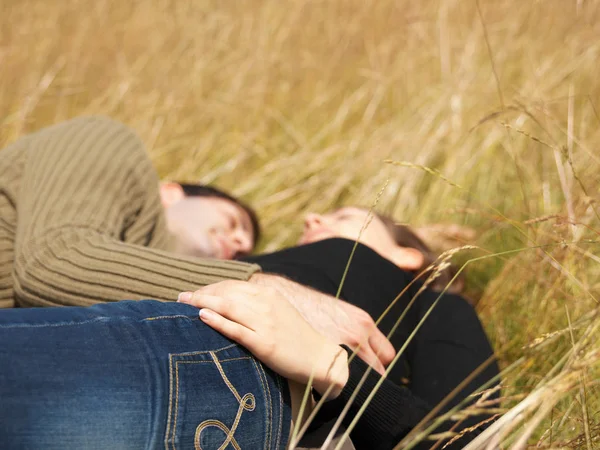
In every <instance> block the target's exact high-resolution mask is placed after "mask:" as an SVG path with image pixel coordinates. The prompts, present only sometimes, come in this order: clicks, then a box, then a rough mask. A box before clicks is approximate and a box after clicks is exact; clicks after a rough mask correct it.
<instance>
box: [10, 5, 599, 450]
mask: <svg viewBox="0 0 600 450" xmlns="http://www.w3.org/2000/svg"><path fill="white" fill-rule="evenodd" d="M599 7H600V3H599V2H597V1H595V0H586V1H583V0H575V1H571V2H570V1H565V0H546V1H537V2H522V1H517V0H500V1H483V0H480V1H479V4H478V3H477V2H476V1H459V0H437V1H433V0H422V1H414V0H413V1H411V0H400V1H393V0H377V1H375V0H344V1H335V2H328V1H324V0H310V1H309V0H295V1H291V2H280V1H275V0H260V1H259V0H255V1H241V0H240V1H235V2H233V1H209V0H203V1H191V0H147V1H144V2H126V1H125V2H123V1H118V0H98V1H95V2H92V1H83V0H64V1H61V2H58V1H48V0H4V1H3V2H2V3H1V4H0V67H1V69H0V146H2V145H3V144H6V143H8V142H12V141H13V140H15V139H16V138H17V137H19V136H21V135H23V134H24V133H27V132H28V131H30V130H35V129H38V128H40V127H42V126H44V125H47V124H51V123H55V122H58V121H61V120H64V119H67V118H70V117H73V116H76V115H81V114H107V115H110V116H112V117H115V118H117V119H119V120H121V121H123V122H125V123H127V124H129V125H130V126H132V127H133V128H135V129H136V130H137V131H138V132H139V134H140V135H141V136H142V138H143V140H144V141H145V143H146V144H147V146H148V148H149V150H150V153H151V156H152V159H153V161H154V163H155V164H156V167H157V168H158V170H159V172H160V174H161V176H163V177H164V178H168V179H174V180H189V181H203V182H208V183H216V184H217V185H219V186H221V187H224V188H226V189H230V190H232V191H233V192H234V193H235V194H238V195H242V196H244V197H245V198H246V199H247V200H249V201H251V202H252V203H253V204H255V205H256V206H257V208H258V210H259V213H260V215H261V216H262V217H263V223H264V226H265V228H266V231H267V232H266V239H265V240H264V242H263V249H264V250H272V249H275V248H278V247H280V246H282V245H284V244H290V243H293V242H294V240H295V238H296V237H297V235H298V232H299V230H300V223H301V221H300V218H301V217H302V215H303V214H304V213H305V212H306V211H307V210H313V211H325V210H327V209H329V208H331V207H332V206H336V205H341V204H362V205H369V204H371V203H372V202H373V199H374V198H375V196H376V195H377V193H378V192H379V191H380V189H381V188H382V186H384V185H385V184H386V183H388V185H387V187H386V189H385V191H384V192H383V194H382V196H381V199H380V200H379V207H380V208H379V209H381V210H382V211H384V212H387V213H389V214H393V215H394V217H395V218H396V219H398V220H399V221H402V222H409V223H412V224H416V225H425V224H431V223H459V224H465V225H468V226H470V227H473V228H475V229H476V230H477V238H476V239H475V240H474V241H473V242H464V244H474V245H477V246H478V247H479V248H481V249H482V250H473V251H471V252H470V253H468V255H467V254H466V253H465V254H462V253H461V254H459V255H458V258H459V262H463V263H464V262H466V261H469V259H473V258H479V259H477V260H474V261H472V262H470V263H469V264H468V265H467V271H468V272H469V281H470V285H471V294H472V295H479V296H481V301H480V303H479V306H478V308H479V313H480V315H481V317H482V320H483V322H484V323H485V325H486V329H487V331H488V333H489V335H490V337H491V338H492V340H493V342H494V344H495V346H496V348H497V349H498V354H499V357H500V359H501V362H502V365H503V367H507V368H510V371H508V372H507V373H506V375H505V384H504V391H503V395H504V397H505V398H506V400H505V401H504V405H503V406H504V407H505V408H511V407H514V408H513V409H512V410H511V411H510V412H509V413H508V414H506V415H505V416H504V417H503V419H502V420H501V421H499V422H498V424H500V425H497V426H495V428H493V430H492V429H491V430H492V431H490V434H493V436H490V437H489V440H491V442H493V443H496V442H497V443H500V442H504V443H505V445H507V446H513V447H514V448H524V447H525V446H526V445H537V446H538V447H539V448H566V447H569V448H588V449H589V448H595V447H597V445H598V444H597V442H598V439H599V437H600V427H599V425H598V419H597V412H598V408H599V407H600V399H599V394H598V389H597V387H596V383H595V380H596V378H597V377H598V357H599V355H598V353H599V352H600V345H598V343H597V340H598V332H597V327H598V323H599V322H598V318H597V315H596V308H597V304H598V300H600V281H599V280H600V277H599V275H600V264H599V262H600V259H599V257H598V256H597V255H598V254H599V253H600V251H599V250H598V241H599V234H600V216H599V213H600V205H598V204H597V200H598V193H599V188H598V185H599V181H600V170H599V169H600V164H599V161H600V153H598V147H599V144H600V115H599V113H600V79H599V78H598V76H597V71H598V63H597V62H598V60H599V58H600V27H599V26H598V23H600V22H599V19H600V8H599ZM386 160H391V161H395V162H399V163H401V164H399V165H398V164H389V163H385V162H384V161H386ZM482 256H485V257H484V258H480V257H482ZM518 412H520V413H521V414H517V413H518ZM494 430H496V431H495V432H494ZM494 433H495V434H494ZM494 439H496V441H494ZM488 442H489V441H488ZM474 448H475V447H474ZM476 448H485V447H483V446H480V447H476Z"/></svg>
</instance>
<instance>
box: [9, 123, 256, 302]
mask: <svg viewBox="0 0 600 450" xmlns="http://www.w3.org/2000/svg"><path fill="white" fill-rule="evenodd" d="M158 185H159V180H158V175H157V174H156V172H155V170H154V168H153V167H152V163H151V161H150V159H149V157H148V155H147V153H146V151H145V149H144V146H143V144H142V143H141V141H140V140H139V138H138V137H137V136H136V135H135V134H134V133H133V132H132V131H131V130H130V129H129V128H127V127H125V126H124V125H122V124H120V123H117V122H114V121H112V120H110V119H107V118H102V117H85V118H78V119H74V120H71V121H69V122H65V123H63V124H60V125H56V126H53V127H50V128H46V129H43V130H41V131H39V132H37V133H35V134H32V135H29V136H25V137H23V138H21V139H20V140H18V141H16V142H15V143H14V144H12V145H10V146H9V147H7V148H6V149H4V150H2V151H0V307H11V306H14V305H15V304H16V305H20V306H50V305H90V304H93V303H97V302H106V301H117V300H123V299H144V298H153V299H158V300H175V299H176V298H177V294H178V293H179V292H181V291H186V290H195V289H197V288H199V287H201V286H203V285H206V284H210V283H214V282H218V281H221V280H225V279H241V280H246V279H248V278H249V277H250V276H251V275H252V274H253V273H254V272H256V271H257V270H259V266H257V265H252V264H246V263H242V262H237V261H221V260H215V259H200V258H190V257H181V256H178V255H175V254H174V253H171V252H170V251H169V250H170V248H171V245H172V240H171V236H170V235H169V233H168V231H167V227H166V219H165V214H164V211H163V207H162V204H161V201H160V195H159V190H158Z"/></svg>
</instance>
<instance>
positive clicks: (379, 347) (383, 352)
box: [369, 328, 396, 366]
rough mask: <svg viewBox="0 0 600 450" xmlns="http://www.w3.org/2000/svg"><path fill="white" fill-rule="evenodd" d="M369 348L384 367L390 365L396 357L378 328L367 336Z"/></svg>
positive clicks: (389, 343) (392, 347)
mask: <svg viewBox="0 0 600 450" xmlns="http://www.w3.org/2000/svg"><path fill="white" fill-rule="evenodd" d="M369 346H370V347H371V348H372V349H373V352H374V353H375V354H376V355H377V357H378V359H379V360H380V361H381V362H382V363H383V365H384V366H387V365H388V364H389V363H391V362H392V360H393V359H394V357H395V356H396V350H395V349H394V346H393V345H392V343H391V342H390V341H389V339H388V338H387V337H385V335H384V334H383V333H382V332H381V331H380V330H379V329H378V328H375V329H374V330H373V332H372V333H371V335H370V336H369Z"/></svg>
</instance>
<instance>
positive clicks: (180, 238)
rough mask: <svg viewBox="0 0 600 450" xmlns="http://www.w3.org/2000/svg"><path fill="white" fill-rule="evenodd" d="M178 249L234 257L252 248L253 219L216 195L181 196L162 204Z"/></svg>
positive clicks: (218, 256) (186, 252) (200, 254)
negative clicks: (168, 203) (174, 200)
mask: <svg viewBox="0 0 600 450" xmlns="http://www.w3.org/2000/svg"><path fill="white" fill-rule="evenodd" d="M165 212H166V215H167V223H168V226H169V230H170V231H171V233H173V234H174V235H175V237H176V239H177V248H176V251H177V252H178V253H181V254H184V255H189V256H200V257H209V258H219V259H234V258H236V257H239V256H243V255H247V254H249V253H250V252H251V251H252V250H253V248H254V234H253V228H252V222H251V220H250V216H249V215H248V213H247V212H246V211H245V210H244V209H243V208H242V207H241V206H239V205H237V204H235V203H233V202H231V201H229V200H227V199H223V198H219V197H183V198H182V199H180V200H178V201H176V202H174V203H173V204H171V205H169V206H167V207H166V208H165Z"/></svg>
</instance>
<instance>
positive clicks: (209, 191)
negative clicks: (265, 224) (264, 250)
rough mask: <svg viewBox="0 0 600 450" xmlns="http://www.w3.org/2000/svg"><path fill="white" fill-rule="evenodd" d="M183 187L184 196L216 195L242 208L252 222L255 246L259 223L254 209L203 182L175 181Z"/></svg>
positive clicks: (258, 237) (258, 233)
mask: <svg viewBox="0 0 600 450" xmlns="http://www.w3.org/2000/svg"><path fill="white" fill-rule="evenodd" d="M177 184H178V185H179V186H181V189H183V193H184V194H185V195H186V197H217V198H223V199H225V200H229V201H230V202H232V203H235V204H236V205H238V206H239V207H240V208H242V209H243V210H244V211H246V213H247V214H248V216H249V217H250V222H251V223H252V232H253V236H254V246H256V244H257V242H258V240H259V239H260V223H259V222H258V216H257V215H256V211H254V210H253V209H252V208H250V206H248V205H247V204H246V203H244V202H242V201H241V200H240V199H238V198H235V197H233V196H231V195H229V194H228V193H226V192H223V191H221V190H220V189H217V188H215V187H212V186H207V185H204V184H188V183H177Z"/></svg>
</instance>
